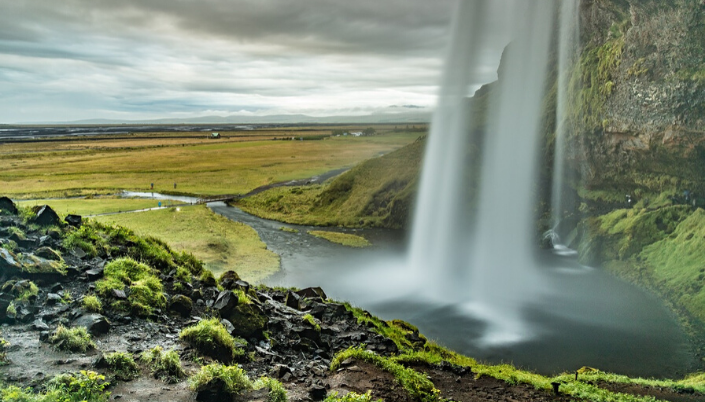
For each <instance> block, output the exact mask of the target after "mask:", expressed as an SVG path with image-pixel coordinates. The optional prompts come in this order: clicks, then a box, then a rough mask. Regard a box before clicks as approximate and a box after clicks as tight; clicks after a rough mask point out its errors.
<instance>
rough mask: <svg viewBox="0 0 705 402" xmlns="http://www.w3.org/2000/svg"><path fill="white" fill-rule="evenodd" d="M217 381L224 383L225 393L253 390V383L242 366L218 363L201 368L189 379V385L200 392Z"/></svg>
mask: <svg viewBox="0 0 705 402" xmlns="http://www.w3.org/2000/svg"><path fill="white" fill-rule="evenodd" d="M215 380H221V381H223V384H224V385H225V391H227V392H228V393H230V394H233V395H237V394H239V393H241V392H242V391H247V390H250V389H252V388H253V384H252V381H250V378H249V377H248V376H247V374H246V373H245V370H243V369H241V368H240V366H238V365H237V364H236V365H234V366H225V365H222V364H218V363H215V364H209V365H207V366H203V367H201V370H200V371H199V372H198V373H196V374H194V375H193V376H192V377H191V378H190V379H189V385H190V387H191V389H192V390H193V391H196V392H198V391H201V390H202V389H204V388H205V387H206V386H208V384H210V383H211V382H212V381H215Z"/></svg>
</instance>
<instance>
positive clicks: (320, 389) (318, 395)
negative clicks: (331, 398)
mask: <svg viewBox="0 0 705 402" xmlns="http://www.w3.org/2000/svg"><path fill="white" fill-rule="evenodd" d="M327 395H328V390H326V387H324V386H323V385H318V384H316V385H312V386H311V388H309V389H308V396H309V397H310V398H311V399H312V400H314V401H322V400H324V399H326V396H327Z"/></svg>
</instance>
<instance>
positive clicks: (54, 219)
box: [34, 205, 61, 226]
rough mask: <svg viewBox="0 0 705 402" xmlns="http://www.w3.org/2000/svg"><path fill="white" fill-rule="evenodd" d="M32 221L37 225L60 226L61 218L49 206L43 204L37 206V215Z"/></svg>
mask: <svg viewBox="0 0 705 402" xmlns="http://www.w3.org/2000/svg"><path fill="white" fill-rule="evenodd" d="M34 223H36V224H37V225H39V226H60V225H61V218H59V215H57V214H56V212H54V210H53V209H51V207H50V206H48V205H44V206H42V207H40V208H39V211H38V212H37V216H36V217H35V218H34Z"/></svg>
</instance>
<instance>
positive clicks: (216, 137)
mask: <svg viewBox="0 0 705 402" xmlns="http://www.w3.org/2000/svg"><path fill="white" fill-rule="evenodd" d="M210 138H211V139H212V140H214V139H218V138H220V133H211V137H210Z"/></svg>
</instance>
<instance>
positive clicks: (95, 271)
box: [86, 267, 103, 282]
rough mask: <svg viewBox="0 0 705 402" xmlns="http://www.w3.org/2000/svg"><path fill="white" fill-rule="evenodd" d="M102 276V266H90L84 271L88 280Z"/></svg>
mask: <svg viewBox="0 0 705 402" xmlns="http://www.w3.org/2000/svg"><path fill="white" fill-rule="evenodd" d="M102 277H103V268H102V267H101V268H92V269H89V270H88V271H86V279H88V280H89V281H91V282H93V281H97V280H98V279H100V278H102Z"/></svg>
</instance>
